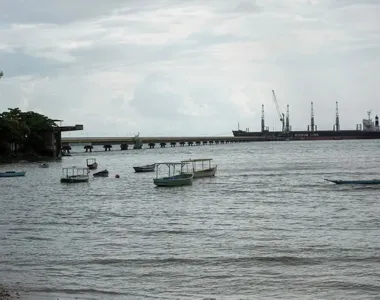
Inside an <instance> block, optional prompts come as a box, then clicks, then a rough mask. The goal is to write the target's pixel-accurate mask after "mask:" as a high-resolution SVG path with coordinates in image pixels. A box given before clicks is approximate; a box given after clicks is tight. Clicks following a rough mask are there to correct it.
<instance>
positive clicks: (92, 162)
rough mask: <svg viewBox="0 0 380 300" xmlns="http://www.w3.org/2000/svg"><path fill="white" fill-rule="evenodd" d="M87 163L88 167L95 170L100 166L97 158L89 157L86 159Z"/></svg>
mask: <svg viewBox="0 0 380 300" xmlns="http://www.w3.org/2000/svg"><path fill="white" fill-rule="evenodd" d="M86 164H87V167H88V168H89V169H90V170H95V169H97V168H98V163H97V162H96V159H95V158H87V159H86Z"/></svg>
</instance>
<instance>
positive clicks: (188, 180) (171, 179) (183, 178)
mask: <svg viewBox="0 0 380 300" xmlns="http://www.w3.org/2000/svg"><path fill="white" fill-rule="evenodd" d="M160 165H166V166H167V167H168V169H169V174H168V176H166V177H159V176H158V173H159V171H158V170H159V166H160ZM184 165H185V163H182V162H179V163H178V162H174V163H172V162H169V163H156V164H155V166H156V178H155V179H153V183H154V184H155V185H156V186H161V187H173V186H184V185H192V184H193V174H186V173H185V174H184V173H182V169H183V166H184ZM176 166H177V167H179V168H180V171H179V173H180V174H178V175H175V167H176Z"/></svg>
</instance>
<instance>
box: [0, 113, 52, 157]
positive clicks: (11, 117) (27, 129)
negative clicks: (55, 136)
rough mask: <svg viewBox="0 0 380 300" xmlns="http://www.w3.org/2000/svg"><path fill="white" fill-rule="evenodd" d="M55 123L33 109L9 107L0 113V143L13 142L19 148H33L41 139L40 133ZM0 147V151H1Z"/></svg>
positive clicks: (50, 129)
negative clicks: (24, 109) (23, 109)
mask: <svg viewBox="0 0 380 300" xmlns="http://www.w3.org/2000/svg"><path fill="white" fill-rule="evenodd" d="M56 127H57V125H56V124H55V123H54V121H53V120H52V119H49V118H48V117H46V116H44V115H41V114H39V113H36V112H33V111H27V112H22V111H21V110H20V109H19V108H9V109H8V111H5V112H2V113H1V114H0V143H1V142H2V144H3V149H4V147H5V146H4V144H7V143H15V144H17V145H19V146H20V147H21V148H24V149H28V148H34V147H36V146H37V145H38V144H40V142H41V141H42V140H43V138H42V133H43V132H46V131H52V130H54V128H56ZM1 148H2V147H0V151H1Z"/></svg>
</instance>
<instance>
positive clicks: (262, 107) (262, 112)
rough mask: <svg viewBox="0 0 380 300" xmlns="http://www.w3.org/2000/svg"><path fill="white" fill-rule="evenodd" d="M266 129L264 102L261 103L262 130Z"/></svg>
mask: <svg viewBox="0 0 380 300" xmlns="http://www.w3.org/2000/svg"><path fill="white" fill-rule="evenodd" d="M264 131H265V116H264V104H262V105H261V132H264Z"/></svg>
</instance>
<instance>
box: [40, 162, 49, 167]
mask: <svg viewBox="0 0 380 300" xmlns="http://www.w3.org/2000/svg"><path fill="white" fill-rule="evenodd" d="M40 168H49V164H47V163H43V164H40Z"/></svg>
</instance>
